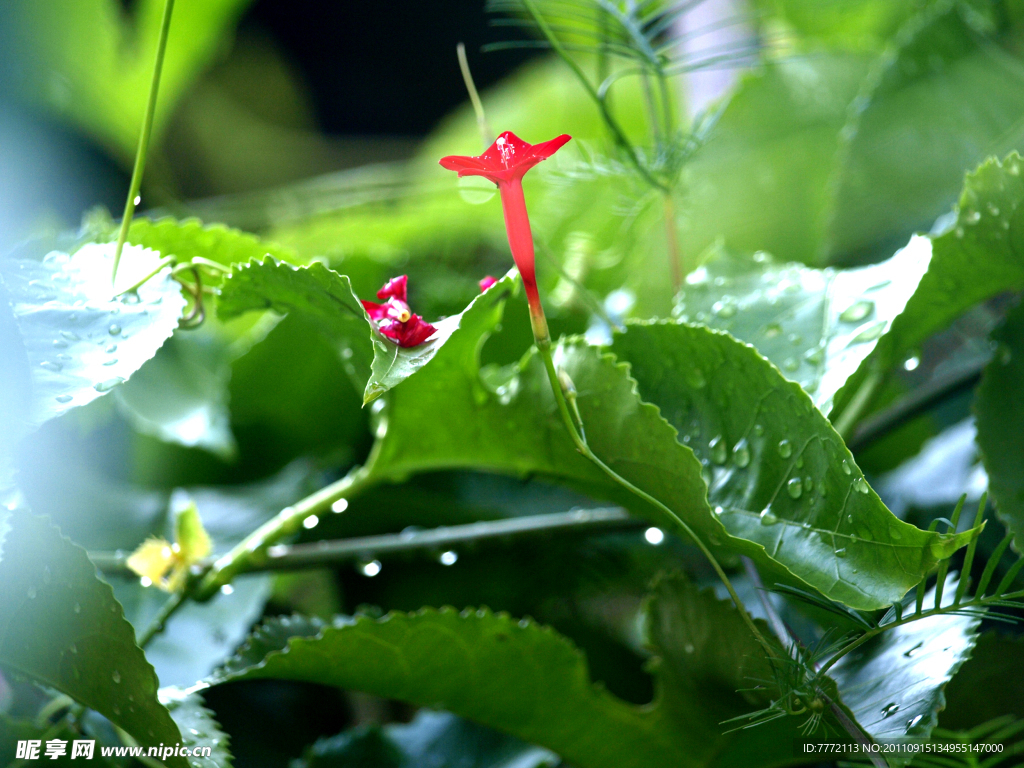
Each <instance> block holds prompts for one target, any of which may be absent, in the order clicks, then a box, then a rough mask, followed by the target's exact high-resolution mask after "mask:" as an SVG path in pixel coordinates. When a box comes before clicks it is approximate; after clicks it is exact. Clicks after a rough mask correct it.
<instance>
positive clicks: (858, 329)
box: [673, 237, 931, 414]
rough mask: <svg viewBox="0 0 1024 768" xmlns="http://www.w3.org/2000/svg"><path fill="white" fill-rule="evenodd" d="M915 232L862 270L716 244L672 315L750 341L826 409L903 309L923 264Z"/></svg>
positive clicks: (925, 249)
mask: <svg viewBox="0 0 1024 768" xmlns="http://www.w3.org/2000/svg"><path fill="white" fill-rule="evenodd" d="M930 258H931V243H930V242H929V241H928V240H927V238H923V237H914V238H912V239H911V241H910V243H909V244H908V245H907V247H906V248H903V249H902V250H900V251H899V252H897V253H896V255H895V256H893V257H892V258H891V259H889V260H888V261H884V262H882V263H881V264H874V265H871V266H868V267H861V268H860V269H841V270H832V269H826V270H819V269H811V268H809V267H804V266H803V265H801V264H795V263H790V264H777V263H774V262H773V261H772V260H771V258H770V257H769V256H768V255H767V254H758V255H756V256H755V258H754V259H743V258H738V257H736V256H734V255H732V254H730V253H728V252H726V251H719V252H718V253H717V254H716V255H715V256H713V257H712V258H711V259H710V260H709V261H707V262H705V263H704V264H703V265H702V266H700V267H699V268H697V269H696V270H695V271H694V272H692V273H690V275H688V276H687V278H686V284H685V285H684V286H683V289H682V291H681V292H680V293H679V296H678V297H677V300H676V307H675V309H674V310H673V315H674V316H675V317H678V318H679V319H681V320H683V321H684V322H685V321H689V322H698V323H702V324H705V325H707V326H709V327H711V328H716V329H718V330H722V331H728V332H729V333H730V334H731V335H732V336H734V337H735V338H737V339H739V340H740V341H745V342H747V343H749V344H753V345H754V346H755V347H756V348H757V351H758V352H760V353H761V354H762V355H764V356H765V357H767V358H768V359H769V360H771V361H772V362H773V363H774V364H775V365H776V366H777V367H778V368H779V369H780V370H781V371H782V374H783V376H785V377H786V378H788V379H790V380H791V381H795V382H797V383H798V384H800V386H802V387H803V388H804V389H805V390H806V391H807V392H808V393H809V394H810V395H811V399H812V400H814V404H815V405H816V406H818V408H819V409H820V410H821V411H822V413H826V414H827V413H828V412H829V410H830V409H831V407H832V398H833V397H834V396H835V393H836V392H837V391H839V389H840V388H841V387H842V386H843V384H845V383H846V379H848V378H849V377H850V376H851V375H852V374H853V373H854V372H855V371H856V370H857V367H858V366H859V365H860V364H861V362H863V360H864V359H865V358H866V357H867V356H868V355H869V354H870V353H871V350H873V349H874V348H875V344H877V343H878V339H879V338H880V337H881V336H882V335H883V334H884V333H885V332H886V331H887V330H888V329H889V328H890V326H891V325H892V321H893V319H894V318H895V317H896V316H897V315H899V313H900V312H902V311H903V309H904V307H905V306H906V304H907V301H908V299H910V297H911V296H912V295H913V293H914V290H915V289H916V288H917V284H918V282H919V281H920V279H921V276H922V275H923V274H924V273H925V270H926V269H927V268H928V261H929V259H930Z"/></svg>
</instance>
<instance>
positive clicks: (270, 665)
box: [210, 579, 796, 768]
mask: <svg viewBox="0 0 1024 768" xmlns="http://www.w3.org/2000/svg"><path fill="white" fill-rule="evenodd" d="M648 610H649V615H648V620H647V625H648V627H649V631H650V637H651V642H652V645H653V650H654V651H655V652H656V653H657V654H658V655H659V657H660V658H661V662H660V664H659V665H657V666H655V667H654V668H653V673H654V675H655V677H656V690H657V691H658V692H657V694H656V696H655V699H654V703H652V704H649V705H646V706H635V705H631V704H627V703H625V702H623V701H621V700H618V699H616V698H615V697H614V696H612V695H610V694H609V693H607V692H606V691H604V690H603V688H599V687H596V686H594V685H593V684H592V683H591V682H590V681H589V679H588V672H587V666H586V662H585V660H584V659H583V657H582V655H581V654H580V653H579V651H577V650H576V649H575V648H574V647H573V646H572V644H571V643H570V642H569V641H568V640H566V639H565V638H563V637H561V636H560V635H558V634H557V633H555V632H554V631H553V630H551V629H549V628H546V627H540V626H538V625H537V624H535V623H533V622H531V621H529V620H523V621H516V620H514V619H512V618H510V617H508V616H507V615H504V614H493V613H491V612H490V611H487V610H479V611H469V610H467V611H464V612H462V613H457V612H456V611H455V610H454V609H451V608H444V609H441V610H439V611H438V610H434V609H429V608H425V609H422V610H420V611H418V612H417V613H415V614H397V613H393V614H389V615H388V616H386V617H385V618H383V619H380V620H372V619H368V618H357V619H338V620H336V621H335V622H334V623H333V624H330V625H323V624H321V623H320V622H315V621H312V620H308V619H301V618H292V619H287V620H272V621H270V622H267V623H266V624H265V625H264V626H263V627H262V628H261V629H260V630H258V631H257V632H256V633H255V634H254V636H253V638H252V639H251V641H250V642H249V643H247V644H246V645H245V646H243V648H242V649H241V651H240V653H239V655H238V657H237V658H235V659H233V660H231V661H230V662H228V664H227V665H225V667H224V668H223V669H222V670H220V671H219V672H217V673H215V674H214V675H213V676H212V678H211V679H210V683H211V684H219V683H224V682H228V681H232V680H250V679H266V678H271V679H289V680H306V681H315V682H318V683H327V684H330V685H336V686H339V687H343V688H349V689H356V690H364V691H368V692H371V693H374V694H376V695H379V696H386V697H389V698H397V699H401V700H404V701H410V702H413V703H416V704H420V705H424V706H432V707H443V708H444V709H447V710H449V711H451V712H453V713H455V714H457V715H460V716H463V717H467V718H469V719H472V720H475V721H476V722H478V723H481V724H483V725H487V726H490V727H494V728H498V729H500V730H502V731H505V732H507V733H510V734H512V735H514V736H517V737H518V738H521V739H523V740H525V741H528V742H531V743H535V744H540V745H542V746H545V747H548V748H550V749H552V750H554V751H555V752H557V753H558V754H559V755H561V756H562V758H563V759H565V760H568V761H570V762H572V763H573V764H574V765H578V766H580V768H604V767H605V766H608V767H609V768H611V766H618V767H619V768H630V767H632V766H636V767H637V768H640V766H644V767H645V768H659V767H660V766H675V767H676V768H689V767H690V766H721V767H722V768H726V767H727V766H730V767H731V766H735V767H736V768H739V766H747V767H748V768H753V767H754V766H769V765H781V764H786V763H788V762H791V761H792V759H793V746H794V738H793V737H794V735H795V733H796V731H795V729H794V727H793V723H792V722H791V721H790V720H786V721H784V722H782V723H774V724H771V725H768V726H764V727H762V728H759V729H755V730H753V731H743V732H738V733H731V734H724V733H723V731H725V730H727V729H726V728H725V727H724V726H722V725H721V723H720V722H719V720H718V719H717V718H719V716H720V715H722V714H726V715H729V716H733V715H736V714H741V713H743V712H745V711H747V710H748V709H749V708H752V704H753V702H755V701H757V699H756V698H752V697H751V695H750V694H739V693H737V692H736V690H735V686H736V683H737V682H741V683H742V684H743V686H744V687H750V686H749V685H748V684H747V677H746V676H747V675H751V674H756V675H761V674H762V673H764V674H767V671H766V670H767V662H765V661H764V660H763V658H762V657H761V656H760V655H759V654H760V653H761V652H760V648H759V647H758V646H757V645H756V641H755V640H754V639H753V638H752V637H751V636H750V635H749V632H748V630H747V629H746V627H745V626H744V625H743V624H742V621H741V619H740V618H739V616H738V614H737V613H736V611H735V610H734V609H733V608H731V607H730V606H729V605H728V604H724V603H722V602H721V601H718V600H716V599H715V598H714V597H713V595H711V593H710V592H703V593H699V592H698V591H697V590H696V588H694V587H692V586H691V585H689V584H688V583H687V582H685V581H684V580H681V579H670V580H666V581H663V582H662V583H661V585H660V587H659V589H658V590H657V591H656V593H655V595H654V597H653V598H652V602H651V606H650V607H649V609H648ZM765 631H767V630H766V629H765ZM722 638H729V639H728V641H727V642H722ZM732 653H737V654H742V655H741V656H736V657H732V658H730V654H732ZM751 654H753V655H751ZM759 659H760V661H759ZM704 695H708V696H710V697H711V701H713V702H714V703H712V704H711V706H710V707H709V706H708V703H709V702H708V701H707V700H705V698H704Z"/></svg>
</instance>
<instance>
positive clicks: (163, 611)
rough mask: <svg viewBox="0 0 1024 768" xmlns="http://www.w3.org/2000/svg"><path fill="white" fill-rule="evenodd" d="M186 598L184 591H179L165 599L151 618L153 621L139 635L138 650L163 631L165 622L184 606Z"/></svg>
mask: <svg viewBox="0 0 1024 768" xmlns="http://www.w3.org/2000/svg"><path fill="white" fill-rule="evenodd" d="M186 596H187V595H186V593H185V590H181V591H179V592H175V593H174V594H172V595H171V596H170V597H169V598H167V601H166V602H165V603H164V604H163V605H162V606H160V611H159V612H158V613H157V615H156V616H155V617H154V618H153V621H151V622H150V623H149V626H148V627H146V629H145V631H143V633H142V634H141V635H139V640H138V643H139V648H145V647H146V646H147V645H149V643H150V641H151V640H152V639H153V638H154V637H156V636H157V635H158V634H160V633H161V632H163V631H164V625H165V624H167V620H168V619H169V618H171V616H173V615H174V613H175V612H176V611H177V610H178V609H179V608H180V607H181V606H182V605H183V604H184V602H185V598H186Z"/></svg>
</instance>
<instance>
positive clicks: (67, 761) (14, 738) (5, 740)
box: [0, 712, 109, 767]
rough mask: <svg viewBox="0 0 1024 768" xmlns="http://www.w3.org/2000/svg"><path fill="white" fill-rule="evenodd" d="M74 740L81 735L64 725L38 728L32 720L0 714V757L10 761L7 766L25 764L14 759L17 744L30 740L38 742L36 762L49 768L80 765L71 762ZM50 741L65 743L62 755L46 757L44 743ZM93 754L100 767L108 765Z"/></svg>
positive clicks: (97, 754)
mask: <svg viewBox="0 0 1024 768" xmlns="http://www.w3.org/2000/svg"><path fill="white" fill-rule="evenodd" d="M76 738H81V734H79V733H77V732H76V731H75V730H73V729H72V728H71V727H70V726H67V725H64V726H63V727H60V728H51V726H50V725H49V724H46V725H44V726H40V725H38V724H36V723H35V722H34V721H32V720H28V719H22V718H16V717H10V716H9V715H7V714H5V713H3V712H0V755H4V758H3V759H4V760H9V761H10V762H8V763H7V765H8V766H12V765H17V764H18V763H22V764H24V763H25V758H22V759H21V760H17V759H16V755H17V754H18V751H17V750H18V742H19V741H30V740H33V741H37V742H39V743H38V744H37V745H36V746H37V747H38V750H39V752H38V754H37V755H36V757H35V759H36V760H40V759H44V760H46V764H47V765H49V766H62V767H64V766H73V765H80V763H76V762H72V761H71V752H72V742H73V741H74V740H75V739H76ZM52 739H60V740H62V741H65V742H66V744H65V750H64V754H63V755H61V756H59V757H53V758H50V757H47V756H46V742H47V741H49V740H52ZM94 753H95V754H94V756H93V759H99V760H100V764H101V765H109V763H107V761H106V760H102V759H101V758H100V754H99V750H94ZM79 759H81V756H79Z"/></svg>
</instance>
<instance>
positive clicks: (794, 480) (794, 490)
mask: <svg viewBox="0 0 1024 768" xmlns="http://www.w3.org/2000/svg"><path fill="white" fill-rule="evenodd" d="M803 492H804V484H803V483H801V482H800V478H799V477H791V478H789V480H788V481H787V482H786V493H788V494H789V498H791V499H799V498H800V496H801V495H802V494H803Z"/></svg>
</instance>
